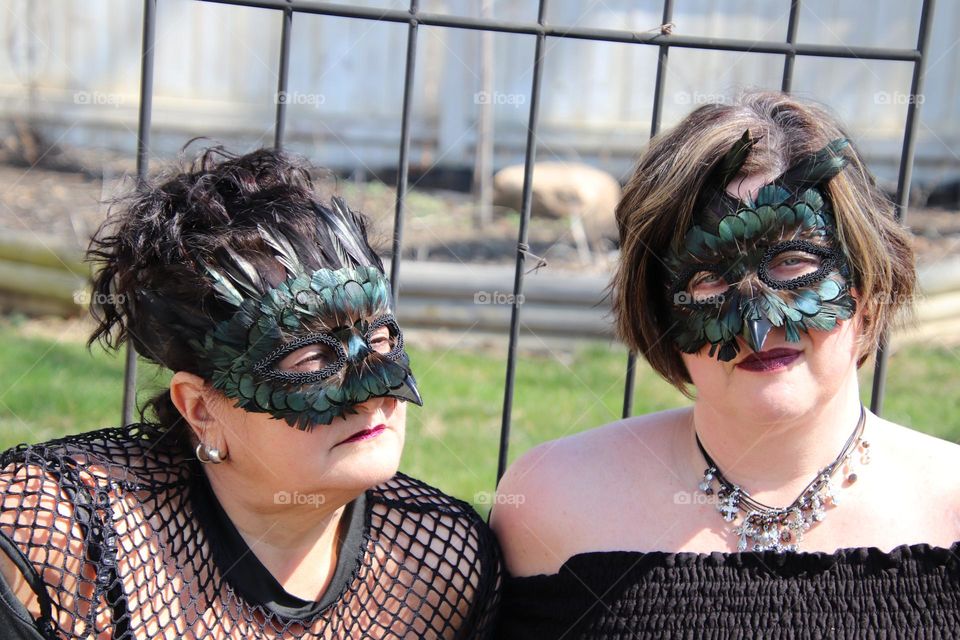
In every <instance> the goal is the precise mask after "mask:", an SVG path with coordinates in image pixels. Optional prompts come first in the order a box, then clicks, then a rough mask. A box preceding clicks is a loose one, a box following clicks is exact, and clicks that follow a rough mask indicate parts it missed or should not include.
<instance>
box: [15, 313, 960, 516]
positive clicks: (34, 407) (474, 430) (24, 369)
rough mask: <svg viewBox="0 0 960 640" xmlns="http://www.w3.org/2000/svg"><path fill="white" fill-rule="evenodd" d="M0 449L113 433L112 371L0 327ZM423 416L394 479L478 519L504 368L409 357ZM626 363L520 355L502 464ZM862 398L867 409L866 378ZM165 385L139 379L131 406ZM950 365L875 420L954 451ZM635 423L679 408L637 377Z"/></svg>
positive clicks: (573, 416) (582, 411) (904, 368)
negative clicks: (406, 479)
mask: <svg viewBox="0 0 960 640" xmlns="http://www.w3.org/2000/svg"><path fill="white" fill-rule="evenodd" d="M0 354H2V356H0V362H2V367H0V449H5V448H7V447H9V446H12V445H14V444H17V443H19V442H39V441H42V440H45V439H49V438H52V437H56V436H59V435H62V434H66V433H79V432H81V431H88V430H92V429H96V428H99V427H103V426H109V425H114V424H117V422H118V421H119V407H120V398H121V393H122V384H123V359H122V357H119V356H113V355H111V354H108V353H105V352H104V351H102V350H101V349H99V348H94V349H93V351H92V352H88V351H87V349H86V348H85V346H84V345H83V344H82V343H80V342H77V341H75V340H69V339H60V340H57V339H54V338H46V337H29V336H27V335H25V332H24V330H23V327H21V326H18V324H17V323H11V322H2V323H0ZM411 358H412V360H413V363H414V369H415V371H416V373H417V378H418V381H419V383H420V388H421V391H422V393H423V397H424V399H425V407H423V408H417V407H410V410H409V412H408V416H409V418H408V430H407V446H406V449H405V451H404V457H403V462H402V469H403V470H404V471H405V472H407V473H410V474H411V475H414V476H416V477H419V478H421V479H423V480H425V481H427V482H430V483H431V484H434V485H437V486H439V487H440V488H442V489H444V490H445V491H447V492H449V493H451V494H453V495H456V496H459V497H462V498H464V499H466V500H468V501H471V502H474V503H475V504H477V507H478V509H480V510H481V511H486V507H485V505H484V504H483V502H484V497H483V492H488V491H491V490H492V489H493V487H494V482H495V478H496V465H497V447H498V442H499V436H500V421H501V406H502V403H503V385H504V376H505V362H504V359H503V353H502V349H500V350H498V352H497V353H489V352H477V351H469V350H467V349H460V348H457V347H454V348H452V349H447V350H444V349H433V350H421V349H411ZM625 361H626V353H625V352H624V350H623V349H622V348H620V347H617V346H613V345H605V344H599V343H593V344H588V345H587V346H583V347H580V348H577V349H576V350H575V351H573V352H566V353H556V354H553V355H530V354H527V353H522V355H521V358H520V359H519V362H518V366H517V371H516V389H515V393H514V409H513V427H512V433H511V439H510V442H511V444H510V460H511V461H512V460H513V459H515V458H516V457H517V456H518V455H519V454H521V453H522V452H524V451H526V450H527V449H529V448H530V447H531V446H533V445H535V444H537V443H539V442H543V441H544V440H549V439H553V438H558V437H561V436H563V435H567V434H571V433H575V432H578V431H582V430H584V429H588V428H590V427H594V426H597V425H600V424H604V423H606V422H610V421H612V420H616V419H617V418H618V417H619V415H620V404H621V402H622V394H623V378H624V364H625ZM865 369H866V371H865V372H864V380H863V392H864V398H865V400H866V399H868V397H869V392H870V385H869V376H870V371H869V367H865ZM167 379H168V375H167V374H165V373H163V372H158V371H157V370H156V369H155V368H153V367H150V366H141V367H140V370H139V372H138V380H139V387H138V388H139V389H140V392H139V397H141V398H142V397H144V396H145V395H147V394H149V393H151V392H154V391H155V390H157V389H158V388H161V387H162V386H163V385H164V384H165V383H166V381H167ZM958 387H960V356H958V353H957V352H956V351H951V350H949V349H947V348H943V347H940V348H935V347H929V346H916V347H910V348H907V349H904V350H902V351H900V352H898V353H897V354H896V355H894V356H893V357H892V358H891V361H890V367H889V375H888V383H887V394H886V402H885V411H884V414H885V416H886V417H888V418H890V419H892V420H894V421H897V422H899V423H901V424H905V425H908V426H911V427H914V428H917V429H920V430H922V431H927V432H929V433H933V434H935V435H938V436H940V437H943V438H947V439H950V440H954V441H956V440H958V439H960V394H958V393H957V391H956V390H957V388H958ZM636 388H637V392H636V394H635V400H634V412H635V413H645V412H649V411H657V410H661V409H666V408H670V407H676V406H682V405H684V404H686V403H687V402H688V401H687V400H686V399H685V398H683V396H681V395H680V394H679V393H678V392H677V391H676V390H674V389H673V388H672V387H670V386H669V385H667V384H666V383H665V382H663V381H662V380H660V379H659V378H658V377H656V376H655V375H654V374H653V372H652V371H650V370H649V369H648V368H647V367H646V366H644V365H643V364H642V363H641V364H639V365H638V371H637V387H636Z"/></svg>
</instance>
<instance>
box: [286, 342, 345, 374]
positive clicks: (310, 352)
mask: <svg viewBox="0 0 960 640" xmlns="http://www.w3.org/2000/svg"><path fill="white" fill-rule="evenodd" d="M336 360H337V354H336V352H335V351H334V350H333V348H332V347H330V345H327V344H323V343H322V342H316V343H314V344H308V345H306V346H304V347H300V348H299V349H297V350H296V351H292V352H290V353H288V354H287V355H285V356H284V357H283V358H281V359H280V361H279V362H277V364H276V368H277V369H279V370H281V371H289V372H296V373H313V372H316V371H320V370H322V369H324V368H326V367H328V366H330V365H331V364H332V363H334V362H336Z"/></svg>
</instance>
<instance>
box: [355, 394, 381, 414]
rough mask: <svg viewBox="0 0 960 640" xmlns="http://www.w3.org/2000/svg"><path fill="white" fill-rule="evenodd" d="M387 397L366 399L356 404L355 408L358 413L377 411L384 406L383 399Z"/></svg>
mask: <svg viewBox="0 0 960 640" xmlns="http://www.w3.org/2000/svg"><path fill="white" fill-rule="evenodd" d="M385 399H386V398H383V397H376V398H370V399H369V400H364V401H363V402H361V403H360V404H358V405H355V406H354V408H355V409H356V410H357V413H367V414H369V413H376V412H377V410H378V409H379V408H380V407H382V406H383V401H384V400H385Z"/></svg>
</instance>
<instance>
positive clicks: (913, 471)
mask: <svg viewBox="0 0 960 640" xmlns="http://www.w3.org/2000/svg"><path fill="white" fill-rule="evenodd" d="M875 420H876V421H877V426H878V427H879V429H878V431H879V432H880V437H881V438H882V442H881V445H882V446H883V449H885V450H886V452H887V453H889V454H890V458H891V459H892V460H893V461H895V462H896V463H897V465H898V466H900V467H901V469H902V471H903V472H904V473H907V474H909V475H910V476H911V477H913V478H915V479H917V480H918V481H924V482H931V483H935V486H940V487H944V488H947V489H949V490H950V491H951V492H953V493H955V494H956V496H957V497H956V499H955V501H956V502H957V503H958V504H960V492H958V491H957V490H958V489H960V474H957V469H958V468H960V445H958V444H956V443H954V442H950V441H949V440H944V439H942V438H938V437H936V436H932V435H930V434H927V433H923V432H922V431H917V430H916V429H912V428H910V427H905V426H903V425H900V424H897V423H895V422H890V421H889V420H884V419H882V418H875ZM869 439H870V436H869V433H868V434H867V440H869ZM883 453H884V452H883V451H881V452H879V455H881V456H882V455H883Z"/></svg>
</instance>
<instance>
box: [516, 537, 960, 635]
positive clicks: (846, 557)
mask: <svg viewBox="0 0 960 640" xmlns="http://www.w3.org/2000/svg"><path fill="white" fill-rule="evenodd" d="M958 554H960V542H957V543H954V544H953V545H952V546H951V547H950V548H949V549H946V548H942V547H934V546H930V545H927V544H914V545H903V546H900V547H897V548H896V549H893V550H892V551H890V552H883V551H880V550H879V549H877V548H875V547H869V548H865V547H858V548H849V549H840V550H838V551H836V552H834V553H820V552H793V553H790V552H787V553H783V554H778V553H777V552H776V551H764V552H742V553H720V552H717V553H711V554H697V553H686V552H684V553H666V552H660V551H656V552H649V553H641V552H636V551H612V552H592V553H583V554H579V555H575V556H573V557H572V558H570V559H569V560H567V561H566V562H565V563H564V565H563V566H562V567H561V568H560V571H559V572H558V573H556V574H553V575H539V576H531V577H525V578H507V580H506V582H505V584H504V592H503V608H502V610H501V628H500V631H499V633H498V636H497V637H498V638H503V639H504V640H513V639H520V638H522V639H523V640H536V639H538V638H544V639H547V638H549V640H558V639H559V638H563V639H564V640H581V639H597V640H599V639H601V638H603V639H604V640H611V639H623V640H626V639H627V638H631V639H635V640H641V639H643V638H689V639H691V640H692V639H697V640H700V639H703V640H710V639H714V638H716V639H720V638H723V639H726V638H812V639H813V638H816V639H819V638H844V639H845V638H950V639H955V638H960V555H958Z"/></svg>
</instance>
